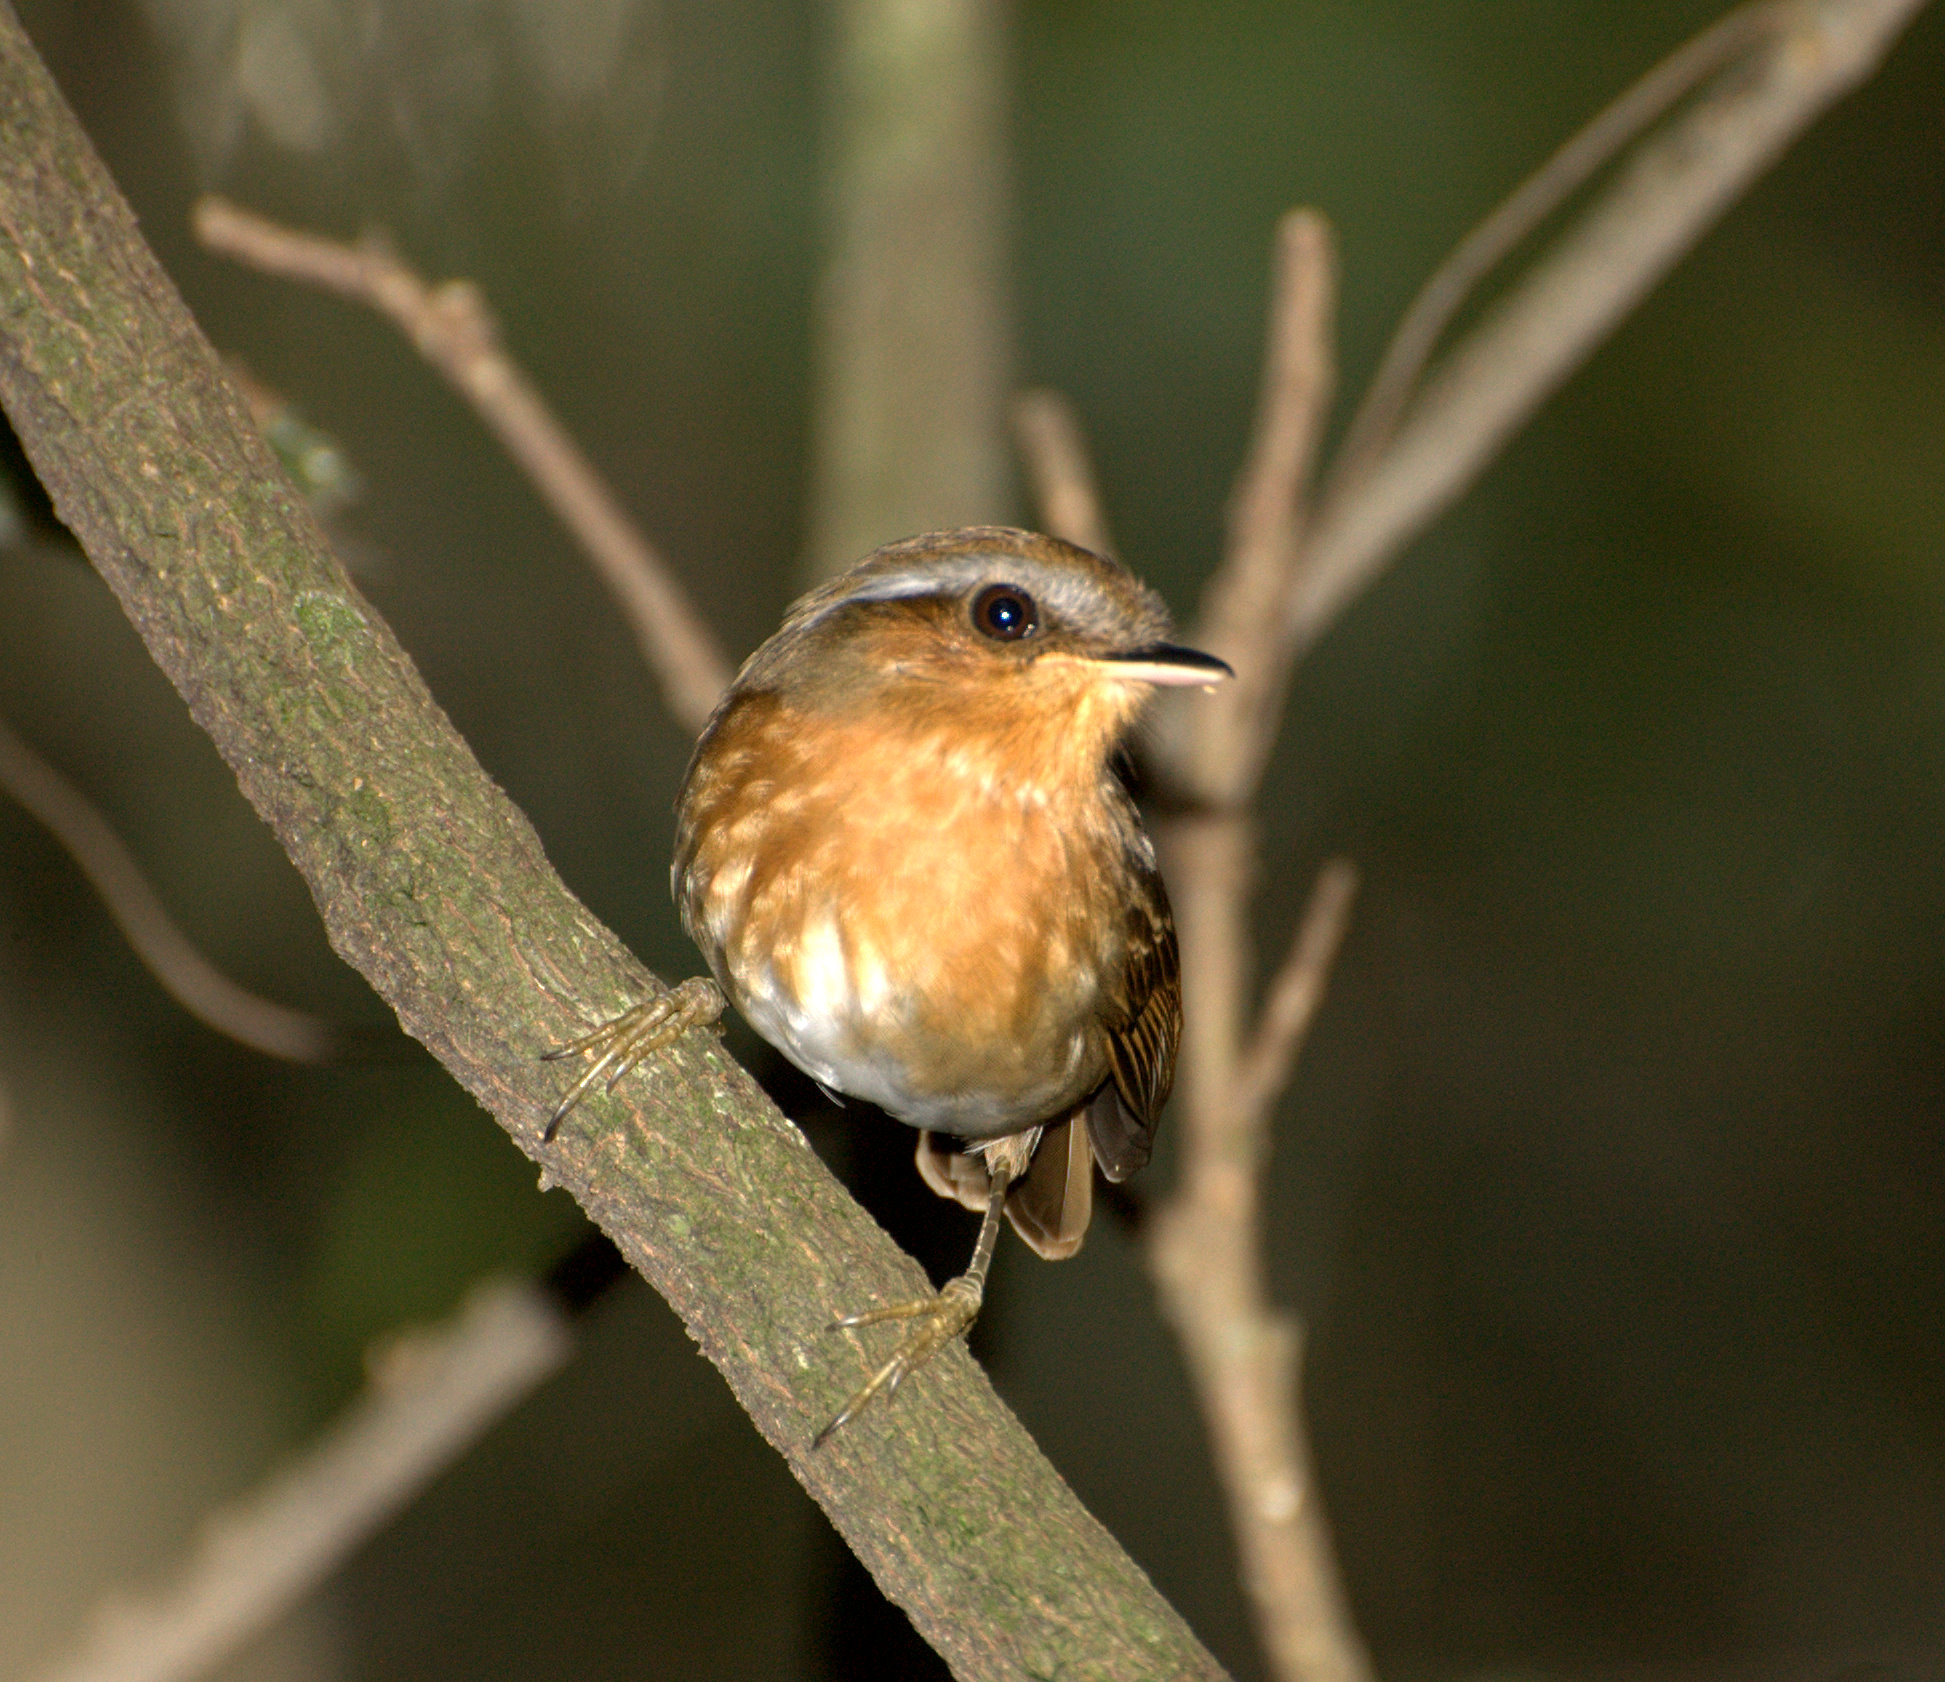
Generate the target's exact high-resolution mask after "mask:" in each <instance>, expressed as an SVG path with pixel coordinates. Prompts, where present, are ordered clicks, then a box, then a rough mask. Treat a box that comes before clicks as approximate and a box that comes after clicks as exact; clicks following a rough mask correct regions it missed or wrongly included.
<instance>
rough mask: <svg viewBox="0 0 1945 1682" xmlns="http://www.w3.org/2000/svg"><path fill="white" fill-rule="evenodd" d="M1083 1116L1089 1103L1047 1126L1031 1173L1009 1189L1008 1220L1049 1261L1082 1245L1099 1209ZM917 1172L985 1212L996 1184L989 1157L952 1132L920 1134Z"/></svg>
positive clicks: (1064, 1256)
mask: <svg viewBox="0 0 1945 1682" xmlns="http://www.w3.org/2000/svg"><path fill="white" fill-rule="evenodd" d="M1083 1114H1084V1107H1083V1109H1082V1110H1077V1111H1076V1112H1075V1113H1074V1114H1073V1115H1070V1116H1069V1117H1068V1118H1067V1119H1066V1120H1065V1121H1061V1122H1057V1123H1055V1124H1054V1125H1052V1126H1050V1127H1047V1128H1045V1129H1044V1130H1043V1131H1042V1132H1041V1135H1040V1144H1039V1148H1038V1149H1037V1150H1035V1151H1034V1153H1033V1158H1032V1160H1031V1161H1030V1162H1029V1163H1028V1164H1027V1167H1026V1172H1025V1173H1023V1174H1021V1175H1020V1176H1019V1177H1018V1178H1017V1179H1015V1180H1014V1181H1013V1183H1012V1185H1011V1186H1010V1187H1009V1188H1008V1189H1007V1194H1006V1218H1007V1219H1008V1220H1009V1221H1011V1222H1012V1223H1013V1230H1014V1231H1015V1232H1017V1233H1018V1234H1019V1235H1020V1237H1021V1238H1022V1239H1024V1240H1025V1242H1026V1244H1027V1247H1028V1248H1029V1249H1031V1250H1032V1251H1033V1252H1034V1253H1035V1254H1036V1255H1039V1256H1042V1257H1044V1258H1045V1259H1046V1260H1048V1261H1065V1260H1066V1259H1067V1258H1068V1257H1069V1256H1071V1255H1073V1254H1074V1252H1075V1251H1077V1250H1078V1249H1079V1248H1080V1247H1081V1240H1082V1239H1083V1238H1084V1237H1086V1236H1087V1223H1088V1220H1089V1218H1090V1217H1091V1216H1092V1214H1093V1212H1094V1150H1093V1147H1092V1146H1091V1145H1090V1144H1089V1142H1088V1136H1087V1126H1086V1123H1085V1121H1084V1120H1083ZM918 1171H919V1174H920V1176H921V1177H922V1178H923V1179H924V1181H925V1183H926V1184H927V1185H928V1186H930V1187H931V1188H932V1189H933V1190H934V1191H935V1192H937V1193H938V1194H939V1196H941V1197H946V1198H951V1199H952V1200H953V1201H954V1202H956V1203H960V1204H963V1205H964V1206H965V1207H966V1208H968V1209H971V1210H973V1211H974V1212H975V1213H984V1212H985V1208H986V1199H987V1196H988V1191H989V1188H990V1186H991V1184H992V1180H991V1176H990V1175H989V1173H988V1172H987V1168H986V1162H985V1159H984V1157H982V1156H981V1155H980V1154H979V1153H978V1152H977V1151H969V1150H967V1149H965V1148H964V1146H963V1145H962V1144H961V1142H960V1141H959V1140H957V1139H954V1138H953V1137H952V1136H951V1135H949V1134H939V1133H927V1132H921V1133H920V1134H919V1136H918Z"/></svg>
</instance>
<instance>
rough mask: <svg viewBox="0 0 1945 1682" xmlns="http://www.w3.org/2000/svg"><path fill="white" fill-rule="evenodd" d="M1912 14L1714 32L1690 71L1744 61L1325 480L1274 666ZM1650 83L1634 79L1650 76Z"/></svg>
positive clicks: (1808, 2)
mask: <svg viewBox="0 0 1945 1682" xmlns="http://www.w3.org/2000/svg"><path fill="white" fill-rule="evenodd" d="M1924 3H1925V0H1789V3H1788V4H1787V5H1784V6H1782V7H1780V8H1779V9H1778V11H1777V13H1776V22H1775V24H1774V25H1772V24H1771V22H1770V20H1769V17H1768V13H1767V9H1766V8H1761V7H1759V8H1757V9H1756V12H1755V13H1754V14H1752V15H1751V19H1750V22H1751V27H1750V30H1749V34H1748V36H1747V37H1746V38H1745V37H1744V36H1743V35H1742V33H1741V27H1742V26H1741V25H1738V26H1737V28H1736V29H1735V30H1733V31H1728V32H1727V33H1725V34H1724V35H1723V36H1721V37H1718V39H1717V41H1716V42H1715V43H1714V44H1713V45H1712V47H1711V51H1710V52H1709V53H1708V54H1705V55H1702V58H1701V60H1700V64H1701V67H1702V68H1703V69H1704V70H1707V69H1710V68H1715V67H1716V64H1717V61H1716V58H1715V48H1716V47H1723V48H1735V49H1747V50H1738V51H1736V52H1734V53H1733V54H1727V53H1725V58H1726V62H1725V63H1723V64H1722V65H1721V67H1720V70H1719V72H1718V74H1717V76H1716V79H1715V81H1714V83H1713V85H1712V86H1711V87H1710V88H1709V89H1708V90H1707V91H1706V92H1704V93H1702V94H1701V95H1700V96H1699V97H1697V98H1696V99H1695V100H1694V101H1693V102H1692V103H1691V104H1690V105H1689V106H1688V107H1687V108H1686V109H1685V110H1683V111H1682V112H1681V113H1680V114H1679V115H1677V116H1675V117H1674V118H1673V119H1671V120H1670V121H1669V122H1667V123H1665V124H1664V125H1663V126H1662V128H1661V129H1660V130H1658V131H1657V132H1656V133H1654V134H1653V135H1651V136H1650V137H1649V138H1648V139H1647V140H1645V141H1644V142H1643V143H1642V144H1641V145H1640V146H1638V147H1637V148H1636V150H1635V152H1634V154H1633V156H1632V157H1631V158H1630V159H1629V160H1628V161H1627V163H1626V164H1625V165H1624V166H1623V168H1622V169H1621V172H1620V174H1619V176H1618V177H1617V178H1616V179H1615V180H1614V181H1613V182H1612V184H1611V185H1609V186H1608V187H1606V188H1605V189H1604V190H1603V191H1602V192H1601V193H1600V194H1599V195H1598V196H1597V198H1596V199H1595V201H1594V203H1593V204H1592V205H1591V206H1589V208H1588V209H1587V210H1586V211H1584V212H1583V213H1582V214H1581V216H1580V218H1579V220H1578V221H1576V222H1575V223H1573V224H1572V225H1571V226H1570V227H1569V228H1568V229H1567V230H1566V231H1565V232H1564V233H1563V234H1562V235H1561V236H1560V238H1559V239H1558V240H1557V241H1556V242H1555V243H1554V245H1553V246H1552V247H1551V249H1550V250H1549V251H1548V252H1547V253H1546V254H1545V255H1544V256H1543V257H1542V258H1541V259H1540V260H1539V261H1538V263H1537V264H1536V266H1535V267H1534V268H1533V270H1532V271H1531V272H1530V273H1529V274H1528V275H1527V276H1526V277H1525V278H1524V279H1523V280H1521V281H1520V283H1519V284H1518V286H1517V287H1516V288H1515V289H1514V290H1513V291H1512V292H1511V293H1510V294H1509V295H1508V296H1507V297H1506V298H1505V299H1504V300H1502V301H1501V303H1500V304H1499V305H1498V306H1497V307H1496V308H1495V309H1494V310H1493V311H1492V312H1491V314H1489V315H1488V316H1487V318H1486V319H1485V320H1484V321H1483V322H1481V323H1480V324H1479V326H1477V327H1476V328H1474V329H1473V330H1472V331H1471V332H1470V333H1469V334H1468V335H1467V336H1466V337H1465V338H1464V339H1462V340H1461V341H1460V343H1459V344H1458V345H1456V346H1455V347H1454V348H1453V349H1452V350H1451V351H1450V352H1449V353H1448V354H1447V355H1446V357H1445V358H1444V360H1443V361H1442V362H1440V363H1439V364H1438V365H1437V366H1436V367H1434V368H1433V369H1432V371H1431V373H1430V375H1429V376H1428V377H1427V378H1426V380H1425V381H1424V382H1423V385H1422V386H1421V388H1420V389H1419V391H1418V394H1417V396H1416V397H1415V398H1413V399H1411V400H1410V401H1409V403H1408V404H1406V405H1405V406H1404V407H1403V409H1402V412H1401V414H1400V417H1399V419H1398V422H1397V426H1396V430H1395V433H1393V435H1392V436H1391V438H1390V441H1389V443H1387V444H1385V445H1384V447H1383V448H1382V450H1381V451H1380V452H1379V453H1378V454H1377V455H1376V456H1375V458H1373V459H1372V460H1371V461H1370V463H1369V465H1368V466H1366V465H1364V464H1363V463H1357V464H1355V465H1356V467H1357V471H1356V472H1355V473H1354V474H1349V475H1345V476H1341V477H1336V478H1334V480H1333V483H1332V486H1331V491H1330V494H1329V495H1328V496H1327V497H1326V498H1325V500H1324V503H1323V505H1322V506H1321V507H1320V508H1319V509H1318V511H1317V515H1316V518H1315V520H1314V522H1313V523H1312V525H1311V527H1310V531H1309V534H1308V536H1307V538H1306V540H1305V543H1304V547H1303V552H1302V554H1301V556H1300V557H1299V560H1298V564H1297V567H1296V569H1295V571H1294V573H1293V576H1292V578H1291V581H1290V588H1289V590H1288V593H1287V595H1286V597H1285V601H1284V608H1283V618H1284V632H1285V636H1286V637H1287V639H1288V647H1289V656H1288V657H1289V658H1290V659H1292V660H1296V659H1300V658H1301V657H1302V656H1303V654H1304V653H1305V652H1306V651H1307V650H1308V649H1309V648H1310V647H1311V645H1312V644H1314V643H1315V642H1316V640H1317V639H1318V638H1319V637H1321V636H1322V635H1323V633H1324V631H1325V630H1326V629H1327V628H1328V627H1329V626H1330V625H1331V624H1332V623H1333V622H1334V621H1335V620H1336V618H1337V615H1338V614H1339V613H1341V612H1342V611H1343V609H1344V608H1345V607H1346V606H1347V605H1348V604H1349V602H1350V601H1351V600H1352V599H1353V598H1354V597H1355V596H1356V595H1357V594H1358V593H1359V592H1360V591H1362V590H1363V589H1364V588H1365V587H1366V586H1367V585H1369V584H1370V583H1371V581H1372V580H1373V579H1374V578H1376V577H1377V576H1378V574H1379V573H1380V572H1382V570H1383V569H1384V568H1385V567H1386V566H1387V565H1388V564H1389V563H1390V562H1391V560H1392V559H1393V558H1394V557H1395V556H1396V555H1397V554H1398V552H1399V551H1400V550H1401V549H1402V548H1403V547H1404V546H1405V545H1406V544H1407V543H1409V542H1410V541H1411V540H1412V539H1413V538H1415V537H1416V536H1418V534H1419V533H1420V532H1422V531H1423V530H1424V529H1425V528H1426V527H1427V526H1428V525H1429V524H1430V523H1431V522H1432V521H1433V520H1434V519H1436V518H1437V517H1438V515H1440V514H1441V513H1443V512H1444V511H1445V510H1446V509H1447V508H1448V507H1450V506H1451V504H1452V503H1453V502H1454V501H1455V500H1456V499H1457V498H1458V496H1459V495H1460V493H1461V492H1463V491H1464V490H1465V489H1466V487H1467V486H1469V485H1470V484H1471V483H1472V481H1473V480H1474V479H1475V478H1476V477H1477V476H1478V475H1479V473H1480V471H1481V470H1482V469H1483V468H1484V467H1485V465H1486V463H1487V462H1489V461H1490V460H1492V458H1493V456H1494V455H1495V454H1496V453H1497V452H1498V450H1499V448H1500V446H1501V445H1502V444H1503V443H1504V442H1505V441H1506V439H1507V437H1508V436H1509V435H1510V434H1511V433H1513V432H1514V431H1515V430H1517V429H1518V428H1519V427H1520V426H1521V425H1523V424H1524V423H1525V422H1526V420H1527V419H1528V418H1529V417H1530V416H1531V415H1532V414H1533V412H1534V411H1535V410H1536V409H1538V408H1539V406H1540V405H1541V404H1542V403H1543V402H1545V401H1546V399H1547V398H1548V397H1550V396H1551V395H1552V394H1553V392H1554V391H1555V390H1556V389H1557V388H1558V387H1559V385H1560V384H1561V382H1562V381H1564V380H1565V379H1566V378H1567V376H1568V375H1569V374H1571V373H1572V372H1573V370H1574V369H1575V368H1577V367H1579V366H1580V364H1581V363H1582V362H1584V361H1585V360H1586V359H1587V357H1588V356H1590V355H1591V354H1592V353H1593V351H1594V350H1595V348H1596V347H1597V346H1598V345H1599V344H1600V343H1601V342H1602V341H1603V340H1604V339H1605V338H1606V337H1607V336H1608V334H1609V333H1611V332H1613V331H1614V329H1615V328H1616V327H1617V326H1618V325H1619V324H1620V323H1621V322H1622V321H1623V320H1624V319H1625V318H1626V317H1627V315H1628V314H1629V312H1630V311H1632V310H1633V309H1634V307H1635V305H1637V304H1638V303H1640V302H1641V300H1642V298H1643V297H1645V296H1646V295H1647V293H1648V292H1649V291H1650V290H1652V289H1653V287H1654V286H1655V285H1656V284H1657V283H1658V282H1659V281H1660V280H1661V278H1662V277H1663V276H1664V275H1665V274H1667V272H1668V271H1669V270H1670V269H1671V268H1672V267H1673V266H1674V265H1675V264H1676V262H1678V261H1679V260H1680V259H1681V257H1682V256H1683V254H1684V253H1685V252H1687V251H1688V250H1689V248H1690V247H1691V246H1693V245H1694V244H1695V243H1696V241H1698V240H1699V239H1700V238H1701V237H1702V236H1703V234H1705V233H1706V232H1707V231H1708V230H1709V229H1710V228H1711V227H1713V226H1714V225H1715V223H1716V221H1717V220H1718V218H1720V217H1721V215H1722V214H1723V213H1724V212H1725V211H1726V210H1727V209H1728V208H1729V206H1730V205H1732V204H1734V203H1735V201H1736V200H1737V199H1738V198H1739V197H1741V195H1742V194H1743V193H1744V192H1745V191H1747V190H1748V188H1749V187H1750V186H1751V185H1752V184H1753V183H1754V182H1755V181H1756V180H1757V179H1758V178H1759V177H1760V176H1761V175H1762V174H1763V172H1764V171H1765V170H1767V169H1768V168H1769V167H1770V166H1771V165H1772V164H1774V163H1775V162H1776V161H1777V159H1778V158H1780V157H1781V156H1782V154H1783V152H1784V150H1785V149H1786V148H1787V147H1788V146H1789V145H1790V143H1791V142H1792V141H1793V140H1795V139H1796V137H1797V136H1798V135H1799V134H1801V133H1802V132H1803V130H1804V129H1806V128H1808V127H1809V126H1810V124H1811V123H1812V122H1814V121H1815V120H1816V119H1817V118H1818V117H1819V116H1821V115H1822V114H1823V112H1824V111H1825V110H1826V109H1828V108H1829V106H1830V105H1831V104H1833V103H1834V102H1835V101H1836V100H1838V99H1839V98H1841V97H1842V96H1843V95H1844V94H1846V93H1848V92H1850V91H1851V90H1852V89H1853V88H1855V87H1857V86H1858V84H1860V83H1861V82H1863V81H1864V80H1866V79H1867V78H1868V77H1869V76H1870V75H1871V74H1872V73H1873V72H1874V71H1875V70H1876V69H1877V67H1878V65H1879V64H1880V63H1882V62H1883V59H1884V55H1885V54H1886V53H1887V52H1889V51H1890V49H1891V45H1892V43H1893V42H1894V41H1895V40H1896V39H1897V37H1898V36H1899V34H1900V33H1901V32H1902V31H1903V30H1904V29H1905V27H1906V26H1907V25H1908V24H1909V23H1910V22H1911V20H1912V19H1913V18H1914V17H1915V16H1916V15H1917V14H1918V12H1919V11H1920V10H1921V9H1922V8H1923V6H1924ZM1739 15H1740V14H1732V16H1739ZM1757 24H1761V25H1762V27H1755V25H1757ZM1719 27H1723V28H1725V29H1726V26H1719ZM1714 33H1715V32H1714V31H1711V32H1710V34H1711V35H1713V34H1714ZM1704 39H1707V38H1706V37H1705V38H1704ZM1690 51H1691V49H1689V48H1684V49H1681V50H1680V51H1679V52H1678V53H1677V55H1676V59H1677V60H1684V59H1685V57H1686V55H1687V54H1688V53H1689V52H1690ZM1662 74H1663V72H1662V71H1653V72H1650V80H1651V81H1652V80H1654V79H1656V78H1658V77H1660V76H1661V75H1662ZM1611 109H1612V108H1611ZM1604 121H1605V119H1604V118H1597V119H1596V124H1597V125H1599V124H1602V123H1603V122H1604ZM1387 406H1391V405H1390V404H1388V405H1387Z"/></svg>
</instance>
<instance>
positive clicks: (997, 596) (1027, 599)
mask: <svg viewBox="0 0 1945 1682" xmlns="http://www.w3.org/2000/svg"><path fill="white" fill-rule="evenodd" d="M972 617H973V623H974V624H975V625H976V626H978V627H979V629H980V631H981V632H982V633H983V634H984V635H986V636H989V637H991V638H992V639H993V640H994V641H995V642H1017V641H1019V639H1020V638H1021V637H1023V636H1026V635H1027V634H1028V633H1029V632H1031V631H1032V630H1033V629H1034V628H1035V627H1036V626H1037V625H1038V624H1039V623H1040V616H1039V614H1038V613H1037V612H1036V611H1035V610H1034V606H1033V598H1032V597H1031V596H1029V595H1028V594H1027V593H1026V591H1024V590H1022V589H1020V588H1019V587H1018V586H1016V585H1012V584H988V585H987V586H986V588H985V589H983V590H981V591H980V592H979V594H978V595H976V596H975V597H973V604H972Z"/></svg>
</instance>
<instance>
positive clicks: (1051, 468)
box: [1013, 387, 1114, 555]
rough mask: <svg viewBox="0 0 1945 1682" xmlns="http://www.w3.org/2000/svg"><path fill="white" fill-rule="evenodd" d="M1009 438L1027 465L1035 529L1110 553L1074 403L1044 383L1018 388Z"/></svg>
mask: <svg viewBox="0 0 1945 1682" xmlns="http://www.w3.org/2000/svg"><path fill="white" fill-rule="evenodd" d="M1013 441H1014V443H1015V445H1016V446H1017V447H1018V449H1019V452H1020V460H1021V461H1022V462H1023V463H1024V464H1025V466H1026V471H1027V481H1028V486H1029V489H1030V491H1031V494H1032V499H1033V505H1034V507H1035V508H1036V509H1037V510H1038V511H1039V519H1040V529H1041V530H1042V531H1050V532H1052V533H1053V534H1054V536H1055V537H1064V538H1065V539H1066V540H1067V541H1068V542H1069V543H1077V544H1079V545H1080V546H1081V548H1083V549H1092V550H1093V551H1094V553H1095V554H1097V555H1112V554H1113V553H1114V540H1113V539H1112V538H1110V537H1109V536H1108V523H1107V520H1106V518H1105V517H1104V516H1103V514H1102V512H1101V497H1100V493H1099V492H1098V491H1097V490H1096V489H1095V487H1094V468H1093V466H1092V464H1091V463H1090V462H1089V460H1088V456H1087V440H1086V438H1085V437H1084V436H1083V435H1082V433H1081V423H1080V417H1079V416H1078V415H1076V414H1075V413H1074V405H1073V404H1071V403H1069V402H1068V401H1067V399H1066V397H1064V396H1063V395H1062V394H1061V393H1060V392H1058V391H1049V390H1047V389H1046V388H1044V387H1041V388H1039V389H1036V390H1033V391H1023V392H1021V393H1020V394H1019V395H1018V396H1017V397H1015V398H1014V399H1013Z"/></svg>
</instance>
